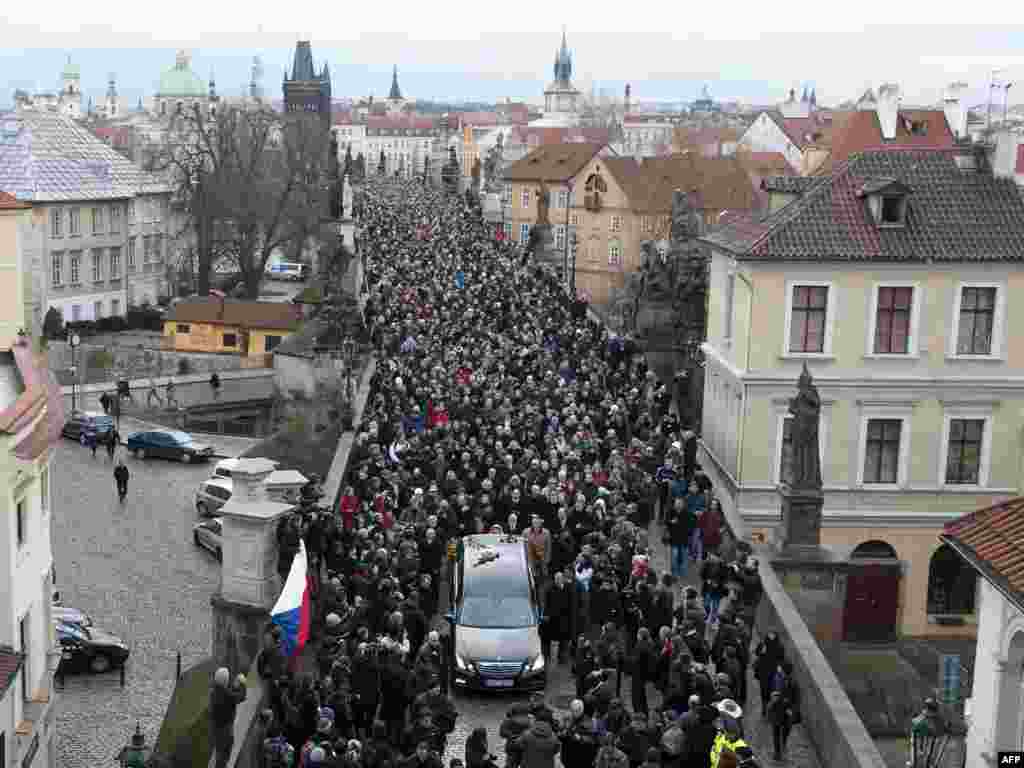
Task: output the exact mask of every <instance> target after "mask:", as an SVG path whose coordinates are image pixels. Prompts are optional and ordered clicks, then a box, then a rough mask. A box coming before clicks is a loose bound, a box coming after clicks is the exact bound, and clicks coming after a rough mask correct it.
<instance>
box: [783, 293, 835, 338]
mask: <svg viewBox="0 0 1024 768" xmlns="http://www.w3.org/2000/svg"><path fill="white" fill-rule="evenodd" d="M792 302H793V303H792V309H791V311H790V327H789V351H790V352H796V353H812V354H821V353H823V352H824V351H825V330H826V321H827V319H828V318H827V315H828V286H824V285H794V286H793V291H792Z"/></svg>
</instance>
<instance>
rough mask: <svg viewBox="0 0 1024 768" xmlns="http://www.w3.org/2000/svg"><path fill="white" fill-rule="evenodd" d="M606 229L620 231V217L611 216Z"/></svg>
mask: <svg viewBox="0 0 1024 768" xmlns="http://www.w3.org/2000/svg"><path fill="white" fill-rule="evenodd" d="M608 230H609V231H610V232H621V231H622V217H621V216H612V217H611V219H610V220H609V221H608Z"/></svg>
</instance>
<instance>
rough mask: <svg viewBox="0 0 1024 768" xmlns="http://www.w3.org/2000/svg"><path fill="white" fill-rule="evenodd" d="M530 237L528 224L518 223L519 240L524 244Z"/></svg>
mask: <svg viewBox="0 0 1024 768" xmlns="http://www.w3.org/2000/svg"><path fill="white" fill-rule="evenodd" d="M529 239H530V225H529V224H520V225H519V242H520V243H522V244H523V245H526V242H527V241H528V240H529Z"/></svg>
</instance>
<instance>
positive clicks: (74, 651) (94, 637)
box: [55, 621, 131, 673]
mask: <svg viewBox="0 0 1024 768" xmlns="http://www.w3.org/2000/svg"><path fill="white" fill-rule="evenodd" d="M55 629H56V632H57V640H58V641H59V642H60V651H61V661H60V664H61V666H62V667H64V669H65V670H66V671H84V670H89V671H91V672H97V673H100V672H107V671H109V670H111V669H116V668H118V667H120V666H122V665H123V664H124V663H125V661H127V660H128V655H129V654H130V653H131V651H129V650H128V645H127V644H126V643H125V642H124V640H122V639H121V638H119V637H117V636H115V635H112V634H110V633H109V632H105V631H103V630H102V629H99V628H97V627H83V626H81V625H79V624H69V623H67V622H62V621H60V622H57V623H56V625H55Z"/></svg>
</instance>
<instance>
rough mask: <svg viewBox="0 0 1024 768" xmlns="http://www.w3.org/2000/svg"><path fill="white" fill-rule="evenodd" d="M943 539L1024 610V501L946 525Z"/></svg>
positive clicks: (1010, 502) (1000, 506) (1015, 500)
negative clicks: (1008, 594) (1013, 598)
mask: <svg viewBox="0 0 1024 768" xmlns="http://www.w3.org/2000/svg"><path fill="white" fill-rule="evenodd" d="M939 538H940V539H941V540H942V541H944V542H945V543H947V544H949V545H950V546H951V547H953V549H954V550H956V551H957V553H958V554H959V555H960V556H961V557H964V558H965V559H966V560H967V561H968V562H970V563H971V565H973V566H974V567H975V568H977V569H978V570H979V571H980V572H981V573H982V575H984V576H985V578H987V579H989V580H990V581H992V582H993V583H994V584H995V585H996V586H997V587H1001V588H1002V590H1003V591H1004V593H1005V592H1009V593H1010V595H1012V596H1013V597H1015V598H1016V601H1017V604H1018V606H1024V497H1018V498H1015V499H1010V500H1009V501H1004V502H1003V503H1001V504H996V505H995V506H992V507H986V508H985V509H979V510H978V511H977V512H972V513H971V514H969V515H966V516H965V517H961V518H960V519H959V520H954V521H953V522H951V523H946V525H945V526H944V527H943V531H942V535H941V536H939ZM1022 610H1024V608H1022Z"/></svg>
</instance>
